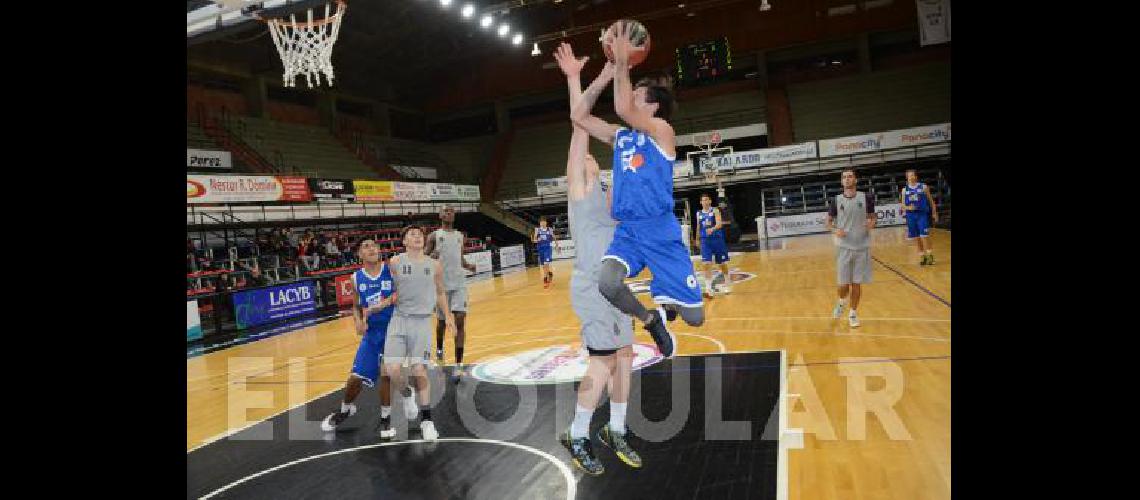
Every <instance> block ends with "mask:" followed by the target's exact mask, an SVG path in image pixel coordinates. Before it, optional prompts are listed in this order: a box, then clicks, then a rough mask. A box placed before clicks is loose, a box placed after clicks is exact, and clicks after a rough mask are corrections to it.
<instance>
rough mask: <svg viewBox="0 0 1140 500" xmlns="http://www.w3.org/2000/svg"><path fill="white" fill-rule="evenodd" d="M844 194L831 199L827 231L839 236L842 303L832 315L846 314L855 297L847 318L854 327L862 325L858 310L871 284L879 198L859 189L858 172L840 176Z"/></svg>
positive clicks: (837, 262)
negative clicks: (872, 247) (848, 298)
mask: <svg viewBox="0 0 1140 500" xmlns="http://www.w3.org/2000/svg"><path fill="white" fill-rule="evenodd" d="M840 182H841V183H842V184H843V192H842V193H840V194H838V195H836V196H835V198H834V199H832V200H831V203H830V205H831V206H830V207H828V211H827V229H828V230H829V231H831V232H832V234H834V235H835V267H836V273H837V275H838V281H839V301H838V302H836V304H835V309H834V310H833V311H832V313H831V317H832V318H838V317H839V316H840V315H841V314H843V306H845V305H847V294H848V292H850V294H851V313H850V314H849V315H848V316H847V321H848V324H850V325H851V327H852V328H857V327H858V326H859V317H858V316H856V315H855V309H856V308H858V307H859V299H860V297H862V296H863V284H865V283H870V282H871V229H873V228H874V227H875V222H876V221H877V218H876V216H875V198H874V197H873V196H868V195H867V193H864V192H861V191H856V190H855V182H856V179H855V171H854V170H852V169H846V170H844V171H843V173H842V174H840Z"/></svg>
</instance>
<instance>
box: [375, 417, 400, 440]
mask: <svg viewBox="0 0 1140 500" xmlns="http://www.w3.org/2000/svg"><path fill="white" fill-rule="evenodd" d="M376 434H377V435H379V436H380V439H384V440H388V439H392V438H393V437H396V429H393V428H392V417H388V418H381V419H380V423H379V424H377V425H376Z"/></svg>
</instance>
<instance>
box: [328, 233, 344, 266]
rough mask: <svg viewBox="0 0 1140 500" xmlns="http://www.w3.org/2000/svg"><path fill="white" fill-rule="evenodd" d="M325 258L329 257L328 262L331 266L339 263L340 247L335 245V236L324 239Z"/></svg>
mask: <svg viewBox="0 0 1140 500" xmlns="http://www.w3.org/2000/svg"><path fill="white" fill-rule="evenodd" d="M325 258H327V259H329V261H330V262H329V264H330V265H332V266H333V267H336V266H339V265H340V247H338V246H337V243H336V236H333V237H332V238H329V239H327V240H326V241H325Z"/></svg>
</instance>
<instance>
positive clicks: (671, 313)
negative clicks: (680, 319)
mask: <svg viewBox="0 0 1140 500" xmlns="http://www.w3.org/2000/svg"><path fill="white" fill-rule="evenodd" d="M675 319H677V310H676V309H673V308H669V307H666V308H665V321H668V322H670V323H672V322H673V320H675Z"/></svg>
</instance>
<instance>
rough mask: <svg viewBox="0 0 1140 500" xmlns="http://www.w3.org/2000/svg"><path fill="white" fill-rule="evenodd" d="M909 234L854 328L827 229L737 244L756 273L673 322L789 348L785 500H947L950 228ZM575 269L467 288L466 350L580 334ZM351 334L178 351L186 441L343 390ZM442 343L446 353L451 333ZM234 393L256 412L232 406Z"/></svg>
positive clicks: (332, 327)
mask: <svg viewBox="0 0 1140 500" xmlns="http://www.w3.org/2000/svg"><path fill="white" fill-rule="evenodd" d="M904 236H905V228H901V227H893V228H880V229H876V230H875V231H874V236H873V237H874V243H873V247H872V256H873V258H874V259H875V262H874V264H873V273H874V277H873V279H874V283H872V284H869V285H866V286H864V296H863V301H862V304H861V306H860V308H859V316H860V318H861V321H862V326H861V327H860V328H856V329H853V328H850V327H848V325H847V321H846V319H845V318H841V319H840V320H832V319H831V316H830V315H831V308H832V306H833V305H834V301H835V286H834V284H835V266H834V248H833V246H832V242H831V237H830V236H829V235H813V236H803V237H797V238H784V239H782V240H773V241H772V242H771V243H770V244H769V247H770V248H769V249H767V250H762V251H760V252H748V253H744V254H741V255H735V256H734V257H733V260H732V262H731V267H732V268H733V269H734V270H739V271H742V272H745V273H751V274H754V275H755V277H754V278H751V279H747V280H746V281H743V282H738V283H737V284H736V285H735V287H734V290H733V293H732V294H731V295H721V296H717V297H716V298H715V299H713V300H711V301H710V300H707V299H706V315H707V317H708V320H707V322H706V323H705V324H704V325H703V326H701V327H699V328H692V327H689V326H687V325H684V324H682V323H681V322H680V321H678V322H677V323H676V324H675V326H673V331H674V332H675V333H677V334H678V335H677V336H678V343H679V346H678V349H679V351H678V352H679V353H681V354H702V353H717V352H733V351H757V350H775V349H786V350H787V354H788V360H789V364H790V366H789V369H788V380H787V384H788V393H789V395H790V397H791V398H792V399H790V401H789V405H788V408H789V427H791V428H802V429H804V431H805V436H804V443H803V448H802V449H798V450H792V451H791V452H790V466H789V490H790V493H791V498H793V499H803V500H808V499H812V500H814V499H908V500H909V499H918V498H922V499H943V498H950V302H951V299H950V266H951V253H950V233H949V232H948V231H942V230H933V231H932V239H933V241H934V247H935V256H936V258H937V259H938V260H937V264H936V265H934V266H933V267H929V266H919V265H918V258H917V255H916V252H915V250H914V245H913V243H911V242H907V241H906V240H905V239H904ZM571 266H572V262H571V261H558V262H555V264H554V272H555V280H556V281H555V285H554V287H553V288H551V289H549V290H544V289H543V288H542V280H541V276H540V274H539V271H538V269H537V268H530V269H527V270H526V271H525V272H518V273H514V274H509V275H506V276H502V277H498V278H494V279H490V280H485V281H482V282H478V283H473V284H471V285H470V286H469V290H470V303H469V316H468V319H467V342H466V354H465V356H464V357H465V359H464V361H465V362H469V363H471V362H479V361H480V360H486V359H489V358H493V357H497V356H502V355H506V354H510V353H514V352H520V351H525V350H530V349H534V348H539V347H545V346H549V345H560V344H575V343H576V342H577V341H578V332H577V329H578V322H577V319H576V318H575V316H574V314H573V311H572V310H571V308H570V302H569V296H568V280H569V276H570V269H571ZM647 276H648V274H647ZM639 297H640V298H641V299H642V300H643V302H645V303H648V302H649V298H648V296H647V295H639ZM636 331H637V340H638V341H639V342H647V343H652V340H651V339H650V338H649V336H648V335H647V334H646V333H645V332H644V330H642V329H641V328H640V327H639V328H638V329H637V330H636ZM433 342H434V340H433ZM358 343H359V337H357V336H356V335H355V333H354V332H353V328H352V321H351V319H348V318H343V319H338V320H334V321H330V322H327V323H323V324H320V325H316V326H313V327H310V328H306V329H303V330H298V331H295V332H291V333H287V334H283V335H279V336H276V337H271V338H268V339H265V340H261V341H257V342H254V343H251V344H246V345H241V346H237V347H233V348H230V349H226V350H224V351H219V352H215V353H210V354H206V355H203V356H199V357H195V358H192V359H188V360H187V361H186V403H187V415H186V448H187V450H191V449H193V448H195V447H197V446H200V445H202V444H203V443H206V442H209V441H212V440H214V439H216V438H217V437H219V436H220V435H223V434H224V433H226V432H227V431H233V430H236V429H240V428H242V427H245V426H246V425H250V424H253V423H256V422H258V421H261V420H263V419H265V418H268V417H270V416H272V415H275V414H278V413H281V412H282V411H285V410H287V409H289V408H291V407H293V406H297V405H301V404H303V403H305V402H306V401H309V400H311V399H314V398H316V397H319V396H321V395H324V394H327V393H329V392H332V391H335V390H338V389H341V388H342V387H343V385H344V381H345V378H346V376H347V373H348V370H349V368H350V367H351V365H352V360H353V357H354V355H355V352H356V347H357V345H358ZM445 349H446V351H447V353H446V355H447V360H448V361H449V362H451V361H453V359H452V356H453V352H452V344H451V340H450V339H448V341H447V343H446V346H445ZM237 382H244V390H238V389H235V388H237V387H240V386H239V384H237ZM231 401H233V402H239V401H240V402H243V404H244V405H245V406H263V407H264V408H254V409H249V410H247V411H245V412H244V414H236V413H235V415H232V416H231V415H230V414H229V413H230V412H229V408H231V405H230V402H231ZM232 406H233V407H234V408H237V407H239V405H237V404H234V405H232ZM229 422H233V423H232V424H230V423H229Z"/></svg>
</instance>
